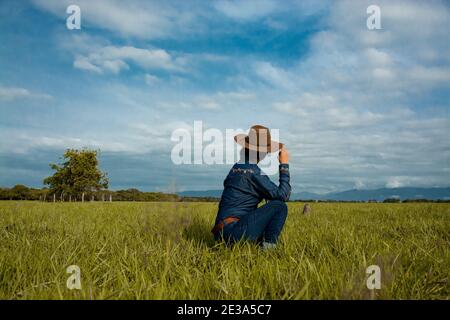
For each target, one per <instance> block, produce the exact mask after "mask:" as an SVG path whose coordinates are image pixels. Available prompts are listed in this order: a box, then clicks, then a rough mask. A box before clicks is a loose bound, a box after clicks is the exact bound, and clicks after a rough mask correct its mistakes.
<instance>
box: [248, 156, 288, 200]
mask: <svg viewBox="0 0 450 320" xmlns="http://www.w3.org/2000/svg"><path fill="white" fill-rule="evenodd" d="M278 158H279V161H280V166H279V173H280V180H279V181H280V184H279V185H278V186H277V185H276V184H275V183H273V182H272V181H271V180H270V179H269V177H268V176H266V175H261V174H255V175H253V179H252V180H253V182H254V185H255V188H256V190H257V191H258V193H260V194H261V195H262V196H263V197H264V199H267V200H281V201H288V200H289V197H290V195H291V185H290V184H289V181H290V175H289V154H288V153H287V150H285V149H282V150H280V154H279V156H278Z"/></svg>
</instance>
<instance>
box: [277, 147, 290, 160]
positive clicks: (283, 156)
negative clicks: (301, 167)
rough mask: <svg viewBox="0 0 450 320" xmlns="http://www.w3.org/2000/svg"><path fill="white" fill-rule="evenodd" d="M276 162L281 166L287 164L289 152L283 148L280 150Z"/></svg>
mask: <svg viewBox="0 0 450 320" xmlns="http://www.w3.org/2000/svg"><path fill="white" fill-rule="evenodd" d="M278 161H280V163H281V164H288V163H289V152H288V151H287V149H286V148H285V147H283V148H281V149H280V152H279V153H278Z"/></svg>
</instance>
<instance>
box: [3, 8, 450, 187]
mask: <svg viewBox="0 0 450 320" xmlns="http://www.w3.org/2000/svg"><path fill="white" fill-rule="evenodd" d="M69 4H77V5H79V7H80V8H81V19H82V20H81V30H68V29H67V28H66V21H65V20H66V18H67V16H68V15H67V14H66V8H67V6H68V5H69ZM370 4H374V2H373V1H370V2H366V1H273V0H259V1H256V0H247V1H225V0H219V1H170V2H162V1H137V0H132V1H127V2H126V3H125V2H124V1H114V0H111V1H100V0H99V1H87V0H83V1H50V0H33V1H11V0H6V1H1V3H0V29H1V33H0V70H1V71H0V135H1V137H2V138H1V140H0V185H2V186H12V185H14V184H17V183H22V184H26V185H29V186H35V187H40V186H42V179H43V178H44V177H46V176H48V175H49V174H50V173H51V171H50V169H49V167H48V164H49V163H50V162H57V161H58V158H59V157H60V155H61V154H62V153H63V151H64V150H65V149H66V148H71V147H75V148H81V147H89V148H96V149H100V150H101V156H100V160H101V168H102V169H103V170H105V171H107V172H108V174H109V178H110V186H111V188H112V189H118V188H130V187H137V188H140V189H142V190H158V191H173V190H205V189H220V188H221V185H222V181H223V178H224V176H225V175H226V173H227V171H228V169H229V165H180V166H176V165H174V164H173V163H172V161H171V159H170V152H171V149H172V147H173V146H174V142H172V141H171V140H170V137H171V133H172V132H173V131H174V130H175V129H177V128H186V129H188V130H191V129H192V126H193V123H194V121H197V120H201V121H203V125H204V126H205V127H206V128H218V129H220V130H225V129H227V128H230V129H247V128H249V127H250V126H251V125H252V124H264V125H266V126H269V127H271V128H277V129H280V138H281V140H283V142H285V143H286V145H287V148H288V149H289V150H290V151H291V158H292V160H291V167H292V169H291V171H292V185H293V187H294V191H295V192H300V191H312V192H329V191H338V190H345V189H350V188H362V189H363V188H377V187H385V186H387V187H400V186H426V187H429V186H448V185H449V183H448V181H450V140H449V138H448V137H449V136H450V135H449V134H450V119H449V108H450V106H449V104H450V103H449V101H450V92H449V85H450V54H449V52H450V40H449V39H450V37H449V35H448V30H450V8H449V5H448V2H445V1H429V2H427V3H425V2H423V1H405V2H403V1H376V4H377V5H378V6H379V7H380V9H381V24H382V29H381V30H368V29H367V26H366V19H367V17H368V15H367V13H366V8H367V7H368V6H369V5H370ZM274 179H276V177H274Z"/></svg>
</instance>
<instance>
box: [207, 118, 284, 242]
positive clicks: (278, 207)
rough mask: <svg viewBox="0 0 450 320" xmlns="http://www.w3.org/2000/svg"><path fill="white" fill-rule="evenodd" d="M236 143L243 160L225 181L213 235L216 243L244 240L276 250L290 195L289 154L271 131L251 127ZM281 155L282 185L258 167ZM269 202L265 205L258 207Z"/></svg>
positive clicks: (280, 173) (258, 126)
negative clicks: (264, 201) (277, 183)
mask: <svg viewBox="0 0 450 320" xmlns="http://www.w3.org/2000/svg"><path fill="white" fill-rule="evenodd" d="M234 140H235V141H236V142H237V143H238V144H240V145H242V146H243V148H242V150H241V158H240V160H239V161H238V162H237V163H235V164H234V165H233V167H232V168H231V170H230V172H229V173H228V175H227V177H226V179H225V181H224V183H223V184H224V190H223V192H222V197H221V199H220V203H219V210H218V213H217V217H216V220H215V226H214V228H213V229H212V233H213V235H214V238H215V240H216V241H218V240H221V239H222V240H225V241H226V243H227V244H233V243H235V242H237V241H239V240H241V239H243V240H249V241H254V242H256V243H258V244H260V245H261V246H262V247H263V248H264V249H268V248H274V247H276V244H277V242H278V239H279V236H280V233H281V231H282V229H283V226H284V223H285V221H286V217H287V214H288V208H287V205H286V201H288V200H289V196H290V194H291V185H290V175H289V153H288V151H287V149H286V147H284V145H283V144H282V143H279V142H276V141H273V140H272V139H271V136H270V130H269V129H268V128H267V127H264V126H261V125H255V126H252V127H251V129H250V131H249V134H248V135H245V134H240V135H237V136H235V137H234ZM277 151H278V152H279V155H278V160H279V162H280V164H279V185H278V186H277V185H276V184H275V183H273V182H272V181H271V180H270V178H269V177H268V176H267V175H265V174H263V173H262V172H261V169H260V168H259V167H258V165H257V164H258V163H259V162H260V161H261V160H263V159H264V157H265V156H266V155H267V154H268V153H272V152H277ZM262 200H266V204H264V205H262V206H260V207H258V204H259V203H260V202H261V201H262Z"/></svg>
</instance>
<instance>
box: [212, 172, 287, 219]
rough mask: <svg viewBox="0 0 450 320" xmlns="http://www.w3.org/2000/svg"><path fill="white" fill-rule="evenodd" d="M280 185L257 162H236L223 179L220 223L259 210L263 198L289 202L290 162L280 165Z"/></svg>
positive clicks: (219, 213) (218, 215) (218, 216)
mask: <svg viewBox="0 0 450 320" xmlns="http://www.w3.org/2000/svg"><path fill="white" fill-rule="evenodd" d="M279 172H280V185H279V186H277V185H276V184H275V183H273V182H272V181H271V180H270V179H269V177H268V176H267V175H265V174H262V173H261V169H260V168H259V167H258V166H257V165H256V164H251V163H236V164H235V165H234V166H233V167H232V168H231V170H230V172H229V173H228V176H227V177H226V179H225V181H224V182H223V185H224V190H223V192H222V198H221V200H220V204H219V212H218V213H217V217H216V224H217V223H219V222H220V221H221V220H223V219H224V218H227V217H239V216H242V215H245V214H248V213H250V212H251V211H253V210H255V209H256V208H257V206H258V204H259V203H260V202H261V201H262V200H263V199H266V200H281V201H288V200H289V196H290V195H291V185H290V184H289V180H290V177H289V165H288V164H280V166H279Z"/></svg>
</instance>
